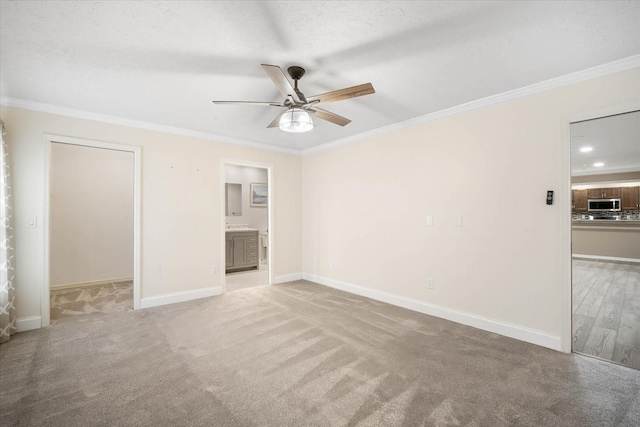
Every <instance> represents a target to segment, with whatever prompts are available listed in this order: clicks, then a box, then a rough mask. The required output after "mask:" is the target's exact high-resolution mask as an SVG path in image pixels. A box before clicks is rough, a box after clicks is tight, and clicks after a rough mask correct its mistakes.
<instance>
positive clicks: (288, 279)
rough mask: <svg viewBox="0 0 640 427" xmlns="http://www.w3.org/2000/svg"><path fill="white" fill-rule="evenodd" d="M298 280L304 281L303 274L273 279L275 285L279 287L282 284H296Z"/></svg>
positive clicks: (286, 275)
mask: <svg viewBox="0 0 640 427" xmlns="http://www.w3.org/2000/svg"><path fill="white" fill-rule="evenodd" d="M296 280H302V273H293V274H283V275H282V276H276V277H274V279H273V284H274V285H278V284H280V283H287V282H295V281H296Z"/></svg>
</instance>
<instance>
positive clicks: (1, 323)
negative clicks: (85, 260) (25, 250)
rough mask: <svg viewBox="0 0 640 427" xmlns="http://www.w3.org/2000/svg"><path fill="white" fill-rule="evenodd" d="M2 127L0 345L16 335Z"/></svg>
mask: <svg viewBox="0 0 640 427" xmlns="http://www.w3.org/2000/svg"><path fill="white" fill-rule="evenodd" d="M4 136H5V133H4V123H2V121H0V159H1V160H2V161H1V162H0V343H3V342H6V341H9V338H10V337H11V335H13V334H15V333H16V308H15V300H16V287H15V283H14V280H15V279H14V265H15V260H14V258H13V210H12V207H13V200H12V199H11V173H10V170H9V155H8V152H7V142H6V141H5V139H4Z"/></svg>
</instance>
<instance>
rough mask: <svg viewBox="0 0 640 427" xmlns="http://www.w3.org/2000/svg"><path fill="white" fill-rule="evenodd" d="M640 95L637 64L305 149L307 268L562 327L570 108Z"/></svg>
mask: <svg viewBox="0 0 640 427" xmlns="http://www.w3.org/2000/svg"><path fill="white" fill-rule="evenodd" d="M638 100H640V69H633V70H629V71H624V72H620V73H617V74H613V75H609V76H606V77H602V78H598V79H594V80H591V81H587V82H584V83H579V84H575V85H571V86H567V87H563V88H559V89H554V90H550V91H547V92H543V93H539V94H536V95H531V96H527V97H524V98H520V99H517V100H513V101H509V102H505V103H502V104H498V105H495V106H490V107H486V108H482V109H478V110H474V111H471V112H467V113H463V114H460V115H457V116H454V117H450V118H447V119H442V120H438V121H435V122H431V123H426V124H422V125H417V126H414V127H411V128H407V129H404V130H400V131H397V132H394V133H389V134H384V135H380V136H377V137H371V138H368V139H367V140H363V141H360V142H357V143H353V144H349V145H343V146H339V147H337V148H334V149H331V150H328V151H321V152H318V153H315V154H312V155H309V156H308V157H305V158H304V160H303V212H304V218H303V224H304V230H303V242H304V244H303V253H304V261H303V265H304V272H305V274H307V277H311V276H314V277H320V278H324V279H328V280H330V281H333V282H335V283H342V284H348V285H357V286H360V287H361V288H364V289H369V290H374V291H376V292H380V294H383V293H384V295H387V296H389V295H391V296H394V297H395V296H397V297H401V298H406V299H411V300H412V301H422V302H426V303H429V304H433V305H436V306H438V307H443V308H445V309H448V310H452V311H455V312H458V313H460V312H461V313H465V314H470V315H472V316H480V317H482V318H486V319H493V320H496V321H498V322H501V323H503V324H504V323H506V324H510V325H515V326H517V327H520V328H523V329H526V330H533V331H539V332H542V333H544V334H547V335H550V336H552V337H560V336H561V334H563V333H566V332H565V330H566V329H564V328H563V325H564V323H563V322H566V319H567V318H568V316H569V315H570V314H569V313H568V312H567V313H564V312H563V310H566V307H564V308H563V302H562V301H563V297H564V295H566V292H567V290H568V289H569V288H568V286H569V284H568V283H564V281H565V280H564V279H566V278H567V277H568V275H567V274H566V273H565V271H566V270H564V269H563V268H564V267H563V263H564V265H568V256H569V254H568V251H567V253H563V251H562V248H563V242H562V239H563V238H562V233H563V232H564V233H566V234H567V240H568V234H569V230H565V229H567V228H568V226H567V225H563V224H567V223H568V216H569V214H570V193H569V164H568V157H569V148H568V147H569V145H568V120H569V117H570V116H572V115H573V114H578V113H580V112H584V111H592V110H599V109H601V108H605V107H610V106H612V105H616V104H623V103H631V102H637V101H638ZM563 144H564V145H563ZM563 147H564V148H563ZM563 159H564V160H563ZM563 164H564V166H565V167H566V170H564V169H565V167H563ZM547 190H554V191H555V195H556V200H555V204H554V205H551V206H547V205H546V204H545V196H546V191H547ZM507 201H509V202H508V203H509V205H510V206H513V207H514V209H504V205H505V203H507ZM427 215H433V217H434V225H433V226H432V227H426V226H425V217H426V216H427ZM456 215H462V216H463V224H464V226H463V227H462V228H457V227H454V218H455V216H456ZM563 230H564V231H563ZM565 247H568V246H565ZM563 257H564V258H565V261H562V260H563ZM331 262H333V268H331V264H330V263H331ZM427 277H432V278H433V279H434V285H435V288H434V289H432V290H429V289H427V288H426V278H427ZM567 282H568V280H567ZM389 298H391V297H389Z"/></svg>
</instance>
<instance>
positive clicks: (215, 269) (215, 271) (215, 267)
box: [211, 265, 218, 274]
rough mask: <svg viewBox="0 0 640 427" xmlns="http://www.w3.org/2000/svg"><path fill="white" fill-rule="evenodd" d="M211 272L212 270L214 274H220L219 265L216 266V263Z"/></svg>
mask: <svg viewBox="0 0 640 427" xmlns="http://www.w3.org/2000/svg"><path fill="white" fill-rule="evenodd" d="M211 272H212V273H213V274H218V267H217V266H215V265H214V266H213V267H211Z"/></svg>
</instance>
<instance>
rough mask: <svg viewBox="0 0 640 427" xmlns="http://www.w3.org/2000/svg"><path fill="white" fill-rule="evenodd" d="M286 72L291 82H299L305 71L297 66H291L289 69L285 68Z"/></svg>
mask: <svg viewBox="0 0 640 427" xmlns="http://www.w3.org/2000/svg"><path fill="white" fill-rule="evenodd" d="M287 72H288V73H289V75H290V76H291V78H292V79H293V80H299V79H301V78H302V76H304V73H305V69H304V68H302V67H298V66H297V65H292V66H291V67H289V68H287Z"/></svg>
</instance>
